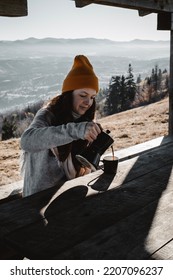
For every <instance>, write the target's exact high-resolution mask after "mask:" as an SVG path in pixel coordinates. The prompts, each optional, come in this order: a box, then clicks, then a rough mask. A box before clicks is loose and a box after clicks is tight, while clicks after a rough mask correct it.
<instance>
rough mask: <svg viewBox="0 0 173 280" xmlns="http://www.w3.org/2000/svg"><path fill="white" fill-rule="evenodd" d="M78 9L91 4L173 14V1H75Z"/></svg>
mask: <svg viewBox="0 0 173 280" xmlns="http://www.w3.org/2000/svg"><path fill="white" fill-rule="evenodd" d="M74 1H75V4H76V7H84V6H86V5H89V4H101V5H107V6H114V7H121V8H129V9H135V10H142V11H147V12H148V13H151V12H154V13H159V12H173V0H135V1H134V0H74Z"/></svg>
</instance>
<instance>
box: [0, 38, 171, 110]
mask: <svg viewBox="0 0 173 280" xmlns="http://www.w3.org/2000/svg"><path fill="white" fill-rule="evenodd" d="M77 54H84V55H86V56H88V57H89V59H90V61H91V63H92V64H93V66H94V70H95V72H96V74H97V75H98V77H99V81H100V87H101V88H103V87H107V86H108V84H109V81H110V78H111V77H112V76H114V75H125V74H127V70H128V65H129V63H131V65H132V68H133V74H134V76H135V77H137V76H138V75H139V74H141V77H143V78H145V77H146V76H148V75H150V74H151V70H152V68H154V66H155V65H156V64H157V65H158V67H159V68H160V69H162V70H164V69H165V68H166V69H167V70H169V56H170V42H169V41H150V40H133V41H129V42H128V41H127V42H117V41H111V40H107V39H95V38H83V39H61V38H60V39H56V38H44V39H36V38H28V39H25V40H16V41H0V113H1V112H3V111H4V110H11V109H12V108H14V107H17V106H20V107H21V106H25V105H26V104H28V103H30V102H32V103H33V102H36V101H38V100H39V99H47V98H49V97H51V96H53V95H55V94H57V93H58V92H60V91H61V85H62V82H63V79H64V77H65V75H66V74H67V72H68V71H69V70H70V68H71V66H72V63H73V58H74V56H75V55H77Z"/></svg>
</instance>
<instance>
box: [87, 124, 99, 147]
mask: <svg viewBox="0 0 173 280" xmlns="http://www.w3.org/2000/svg"><path fill="white" fill-rule="evenodd" d="M101 131H102V128H101V125H100V124H97V123H94V122H89V123H87V125H86V129H85V133H84V139H85V140H88V141H89V142H93V141H94V140H95V139H96V138H97V136H98V135H99V133H101Z"/></svg>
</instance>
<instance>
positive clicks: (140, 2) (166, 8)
mask: <svg viewBox="0 0 173 280" xmlns="http://www.w3.org/2000/svg"><path fill="white" fill-rule="evenodd" d="M74 1H75V4H76V7H78V8H81V7H85V6H87V5H89V4H101V5H107V6H113V7H120V8H128V9H135V10H138V12H139V16H145V15H147V14H150V13H157V15H158V16H157V29H158V30H170V85H169V134H170V135H173V0H135V1H134V0H93V1H92V0H74Z"/></svg>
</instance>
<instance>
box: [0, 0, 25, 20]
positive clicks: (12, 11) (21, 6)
mask: <svg viewBox="0 0 173 280" xmlns="http://www.w3.org/2000/svg"><path fill="white" fill-rule="evenodd" d="M27 15H28V8H27V0H0V16H6V17H21V16H27Z"/></svg>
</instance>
